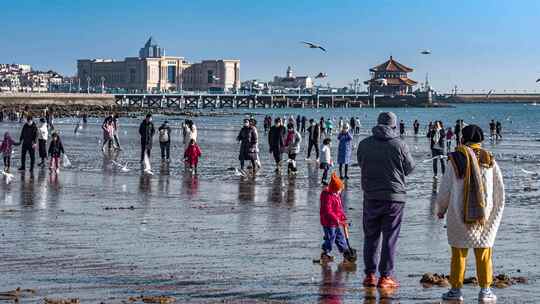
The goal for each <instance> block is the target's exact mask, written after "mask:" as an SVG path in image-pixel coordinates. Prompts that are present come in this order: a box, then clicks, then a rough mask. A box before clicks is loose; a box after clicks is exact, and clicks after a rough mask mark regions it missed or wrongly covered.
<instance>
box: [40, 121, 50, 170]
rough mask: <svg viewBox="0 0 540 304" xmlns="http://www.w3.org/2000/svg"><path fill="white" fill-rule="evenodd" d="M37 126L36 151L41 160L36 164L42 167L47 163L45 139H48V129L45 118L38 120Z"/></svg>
mask: <svg viewBox="0 0 540 304" xmlns="http://www.w3.org/2000/svg"><path fill="white" fill-rule="evenodd" d="M39 122H40V124H39V128H38V152H39V158H41V162H40V163H39V164H38V166H40V167H43V166H45V164H46V163H47V140H48V139H49V129H48V124H47V121H46V120H45V118H41V119H40V120H39Z"/></svg>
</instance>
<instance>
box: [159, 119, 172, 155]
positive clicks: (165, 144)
mask: <svg viewBox="0 0 540 304" xmlns="http://www.w3.org/2000/svg"><path fill="white" fill-rule="evenodd" d="M158 130H159V147H160V148H161V160H167V161H168V160H169V156H170V153H171V127H169V122H168V121H166V120H165V121H164V122H163V124H162V125H161V126H160V127H159V129H158Z"/></svg>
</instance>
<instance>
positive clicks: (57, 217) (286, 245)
mask: <svg viewBox="0 0 540 304" xmlns="http://www.w3.org/2000/svg"><path fill="white" fill-rule="evenodd" d="M388 110H391V111H394V112H395V113H396V114H397V115H398V117H399V119H403V120H404V121H405V122H406V125H407V128H408V131H409V135H408V136H406V138H405V141H406V142H407V144H408V145H409V147H410V150H411V151H412V153H413V156H414V158H415V160H416V161H417V162H418V166H417V168H416V170H415V172H414V173H413V174H412V175H411V176H410V177H409V178H408V202H407V205H406V210H405V217H404V222H403V227H402V232H401V237H400V240H399V242H400V243H399V251H398V257H397V265H396V271H397V273H396V275H397V277H398V278H399V280H400V282H401V285H402V287H401V288H400V289H399V291H398V292H397V293H396V294H394V295H392V299H387V300H386V301H387V302H385V303H437V301H438V299H439V298H440V294H441V293H442V292H443V291H444V289H442V288H430V289H424V288H422V286H421V285H420V284H419V279H420V276H421V275H422V274H423V273H424V272H439V273H441V272H444V273H448V271H449V247H448V244H447V240H446V230H445V226H444V222H443V221H440V220H438V219H436V218H435V216H434V214H433V205H432V200H433V198H434V194H433V189H436V187H437V185H436V183H434V182H433V179H432V172H431V163H429V162H427V163H422V161H423V160H425V159H429V158H430V152H429V145H428V141H427V138H425V137H424V136H419V137H414V136H410V133H411V132H412V121H413V120H414V119H418V120H419V121H420V122H421V124H422V130H424V131H425V128H426V125H427V122H428V121H432V120H442V121H443V122H444V123H445V125H447V126H452V127H453V125H454V123H455V121H456V120H457V119H464V120H465V122H466V123H475V124H478V125H480V126H481V127H483V128H484V130H485V131H486V133H488V130H487V129H488V123H489V121H490V120H491V119H495V120H499V121H501V122H502V123H503V136H504V138H503V141H501V142H498V143H490V142H489V141H487V142H486V144H485V145H486V147H487V148H488V149H489V150H491V151H493V153H494V155H495V156H496V158H497V160H498V161H499V164H500V166H501V168H502V171H503V175H504V180H505V187H506V209H505V213H504V216H503V221H502V224H501V228H500V230H499V234H498V238H497V241H496V243H495V249H494V270H495V273H508V274H511V275H516V276H518V275H519V276H526V277H528V278H529V280H530V283H529V284H527V285H514V286H511V287H510V288H507V289H497V290H496V291H495V292H496V294H497V295H498V297H499V301H498V303H537V302H539V301H540V292H539V291H538V290H540V285H539V283H538V279H539V274H538V273H539V271H540V266H538V263H539V261H540V254H539V253H538V252H539V251H540V245H539V243H538V240H539V239H540V232H539V231H540V224H539V222H538V218H539V215H540V212H539V211H538V206H539V204H540V199H539V196H540V191H539V190H537V189H538V188H540V183H539V181H538V177H537V176H536V175H533V174H530V172H540V169H538V162H539V157H540V151H539V149H538V148H539V146H540V141H538V140H539V139H540V122H539V118H540V107H535V106H530V105H522V104H496V105H458V106H456V107H454V108H438V109H427V108H401V109H382V108H381V109H379V108H377V109H371V108H364V109H357V108H349V109H318V110H316V109H273V110H270V109H249V110H231V113H232V114H231V115H227V116H220V117H207V116H200V117H195V118H193V120H194V121H195V123H196V124H197V126H198V129H199V143H200V146H201V149H202V152H203V156H202V159H201V162H200V170H199V175H198V176H196V177H193V176H191V175H190V174H188V173H186V172H185V171H184V170H183V164H182V162H181V159H182V156H183V151H182V149H183V148H182V145H181V143H180V138H181V132H180V130H179V128H178V127H179V125H180V123H181V122H182V121H183V119H184V118H185V117H164V116H159V115H156V116H155V117H154V118H155V122H154V123H155V125H156V128H157V127H158V126H159V124H160V122H161V121H163V120H165V119H167V120H169V121H170V123H171V124H172V125H173V127H174V131H173V134H172V140H173V144H172V145H173V147H172V151H171V152H172V160H171V162H170V163H168V164H167V163H161V162H160V159H159V158H160V157H159V143H158V142H157V136H156V138H155V141H154V149H153V150H152V160H151V161H152V168H153V171H154V173H155V175H154V176H149V175H145V174H143V173H142V172H141V170H140V164H139V155H140V154H139V153H140V152H139V138H138V133H137V131H138V130H137V129H138V124H139V123H140V120H139V119H124V118H123V119H121V121H120V123H121V124H120V128H121V130H120V139H121V143H122V145H123V151H122V152H120V153H119V154H118V155H107V156H105V155H103V153H102V152H101V151H100V144H101V129H100V124H101V119H91V120H90V123H89V124H88V125H87V126H86V127H85V128H84V129H83V130H82V131H80V132H79V133H78V134H74V132H73V131H74V129H75V123H76V122H77V119H75V118H63V119H57V121H56V127H57V129H58V130H59V131H60V133H61V135H62V140H63V143H64V147H65V149H66V152H67V154H68V156H69V158H70V160H71V162H72V163H73V167H72V168H66V169H63V170H62V171H61V172H60V174H59V175H58V177H56V178H55V177H54V176H50V175H49V172H48V170H47V169H36V170H35V172H34V174H33V175H30V174H29V173H28V172H27V173H26V174H21V173H18V172H15V173H14V174H15V179H14V181H12V183H10V184H5V182H3V181H2V182H1V183H0V231H1V234H0V273H2V275H1V276H0V291H2V290H8V289H14V288H16V287H18V286H21V287H23V288H35V289H37V291H38V293H37V294H36V295H34V296H31V297H30V298H28V299H25V300H24V301H26V302H38V301H41V300H42V299H43V298H44V297H49V298H51V297H52V298H54V297H77V298H80V299H81V301H82V302H101V301H103V302H105V303H120V302H121V301H122V300H127V298H128V297H129V296H136V295H140V294H148V295H171V296H174V297H176V298H177V302H179V303H209V302H210V303H212V302H217V301H220V300H226V301H229V302H230V303H258V302H261V303H263V302H271V301H276V302H285V303H314V302H319V303H328V302H332V301H333V302H332V303H358V302H362V301H364V302H365V303H375V302H373V301H372V300H364V296H365V295H366V291H365V290H364V289H363V288H362V287H361V281H362V279H363V273H362V256H361V249H362V240H363V234H362V229H361V227H362V224H361V223H362V192H361V187H360V181H359V178H360V174H359V169H358V168H357V167H353V168H351V169H350V175H351V180H350V181H349V182H348V185H347V189H346V191H345V192H344V193H343V199H344V202H345V205H346V212H347V215H348V217H349V219H350V221H351V222H352V227H351V243H352V246H353V247H355V248H357V249H358V250H359V254H360V256H359V263H358V269H357V271H356V272H350V271H346V270H344V269H342V268H340V267H337V265H333V266H332V267H331V268H322V267H321V266H320V265H316V264H313V263H312V259H314V258H317V256H318V255H319V254H320V245H321V241H322V233H321V228H320V225H319V210H318V209H319V194H320V191H321V186H320V184H319V181H320V172H319V170H318V169H317V164H316V163H314V162H307V161H304V160H303V158H304V157H305V156H304V155H305V153H306V150H307V142H306V141H304V142H303V144H302V146H303V148H302V152H301V155H302V157H299V158H298V159H299V161H298V166H299V173H298V176H297V177H295V178H288V177H286V176H278V175H276V174H274V172H273V169H274V165H273V161H272V159H271V157H270V155H269V153H268V145H267V140H266V137H265V134H264V133H263V131H262V120H263V117H264V115H266V114H271V115H273V116H274V117H275V116H276V115H279V116H286V115H294V116H296V115H298V114H300V115H305V116H307V117H308V118H314V119H317V120H318V119H319V118H320V117H321V116H324V117H333V118H335V119H338V118H339V117H340V116H341V117H344V118H345V119H347V120H348V119H349V118H350V117H351V116H357V117H359V118H360V121H361V123H362V129H361V130H362V132H361V135H359V136H356V137H355V145H356V144H357V143H358V142H359V141H360V140H361V139H362V138H364V137H365V136H367V135H368V134H369V132H370V129H371V127H373V126H374V125H375V121H376V117H377V115H378V113H379V112H381V111H388ZM251 114H253V115H255V117H256V118H257V120H258V121H259V136H260V151H261V152H260V157H261V161H262V164H263V168H262V170H261V171H260V172H259V174H258V176H257V177H256V178H254V179H253V178H242V177H239V176H236V175H235V174H234V172H233V171H230V170H228V169H229V168H231V167H237V166H238V161H237V159H238V149H239V145H238V143H237V142H236V140H235V138H236V135H237V132H238V130H239V127H240V126H241V123H242V119H243V118H244V117H245V116H246V115H251ZM21 127H22V125H20V124H15V123H0V133H1V134H3V133H4V132H5V131H9V132H11V133H12V136H13V137H14V138H17V137H18V134H19V132H20V128H21ZM333 140H334V143H336V139H335V137H334V138H333ZM336 149H337V144H334V152H335V150H336ZM18 155H19V150H18V149H16V154H15V155H14V159H13V168H16V167H17V165H18V162H19V160H18ZM334 157H335V155H334ZM111 160H115V161H117V162H119V163H121V164H126V165H127V166H128V168H130V169H131V170H130V171H129V172H122V171H121V170H120V168H118V167H117V166H115V165H114V164H113V163H112V161H111ZM131 206H133V208H132V209H115V208H129V207H131ZM111 208H112V210H111ZM338 260H339V258H338ZM469 260H470V261H469V262H470V263H469V270H468V273H467V276H472V275H474V264H473V263H472V262H473V258H472V255H471V256H470V259H469ZM336 264H337V263H336ZM464 291H465V296H466V298H467V300H469V301H472V300H476V295H477V289H476V288H474V287H472V286H466V287H465V290H464ZM377 296H380V295H377Z"/></svg>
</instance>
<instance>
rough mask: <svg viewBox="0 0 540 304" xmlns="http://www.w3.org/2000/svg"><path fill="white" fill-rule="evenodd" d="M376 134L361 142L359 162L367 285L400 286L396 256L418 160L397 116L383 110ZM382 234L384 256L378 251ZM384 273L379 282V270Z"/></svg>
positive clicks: (374, 132) (375, 130)
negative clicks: (407, 181)
mask: <svg viewBox="0 0 540 304" xmlns="http://www.w3.org/2000/svg"><path fill="white" fill-rule="evenodd" d="M377 123H378V124H377V126H375V127H374V128H373V130H372V133H373V135H372V136H370V137H368V138H366V139H364V140H362V141H361V142H360V144H359V145H358V152H357V154H358V164H359V165H360V168H361V174H362V189H363V191H364V209H363V227H364V265H365V268H364V272H365V275H366V277H365V279H364V283H363V284H364V286H366V287H375V286H378V287H380V288H397V287H399V283H398V281H397V279H395V278H393V275H394V259H395V255H396V250H397V240H398V237H399V232H400V229H401V220H402V218H403V210H404V206H405V201H406V190H405V189H406V186H405V177H406V176H408V175H409V174H411V173H412V171H413V169H414V167H415V163H414V160H413V159H412V156H411V153H410V152H409V148H408V147H407V145H406V144H405V142H403V141H402V140H401V139H400V136H399V134H398V133H397V132H396V128H397V117H396V115H395V114H394V113H392V112H383V113H381V114H379V117H378V118H377ZM381 236H382V245H381V253H380V259H379V257H378V254H377V251H378V247H379V242H380V240H381ZM377 270H378V271H379V273H380V278H379V280H378V281H377V277H376V272H377Z"/></svg>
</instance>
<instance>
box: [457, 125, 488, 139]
mask: <svg viewBox="0 0 540 304" xmlns="http://www.w3.org/2000/svg"><path fill="white" fill-rule="evenodd" d="M461 133H462V134H463V142H464V143H481V142H483V141H484V132H483V131H482V128H480V127H479V126H477V125H468V126H466V127H465V128H463V130H462V131H461Z"/></svg>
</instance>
